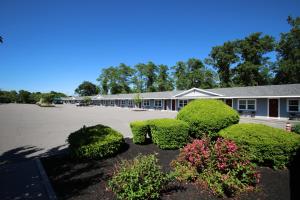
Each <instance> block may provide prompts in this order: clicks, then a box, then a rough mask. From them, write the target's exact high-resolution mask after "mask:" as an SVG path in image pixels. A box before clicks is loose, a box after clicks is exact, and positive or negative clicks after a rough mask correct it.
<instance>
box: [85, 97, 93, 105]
mask: <svg viewBox="0 0 300 200" xmlns="http://www.w3.org/2000/svg"><path fill="white" fill-rule="evenodd" d="M83 102H84V103H85V104H86V105H90V104H91V103H92V99H91V97H84V98H83Z"/></svg>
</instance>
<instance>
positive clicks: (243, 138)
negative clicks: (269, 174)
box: [219, 124, 300, 168]
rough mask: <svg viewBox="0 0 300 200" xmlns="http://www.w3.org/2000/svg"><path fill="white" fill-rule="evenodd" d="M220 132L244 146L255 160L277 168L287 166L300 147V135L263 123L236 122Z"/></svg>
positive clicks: (221, 134)
mask: <svg viewBox="0 0 300 200" xmlns="http://www.w3.org/2000/svg"><path fill="white" fill-rule="evenodd" d="M219 134H220V136H222V137H224V138H228V139H231V140H234V141H235V142H236V143H237V144H238V145H240V146H242V147H243V148H244V149H245V150H246V151H247V152H248V153H249V155H250V157H251V159H252V160H254V161H255V162H257V163H259V164H261V165H266V166H273V167H275V168H282V167H284V166H286V165H287V164H288V163H289V161H290V159H291V157H292V156H293V154H295V152H296V150H297V149H298V148H299V147H300V135H297V134H295V133H289V132H286V131H284V130H281V129H277V128H272V127H269V126H266V125H262V124H236V125H233V126H230V127H228V128H226V129H224V130H222V131H220V133H219Z"/></svg>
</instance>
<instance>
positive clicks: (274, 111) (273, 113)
mask: <svg viewBox="0 0 300 200" xmlns="http://www.w3.org/2000/svg"><path fill="white" fill-rule="evenodd" d="M269 117H278V99H269Z"/></svg>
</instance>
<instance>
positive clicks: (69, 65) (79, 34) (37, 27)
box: [0, 0, 300, 95]
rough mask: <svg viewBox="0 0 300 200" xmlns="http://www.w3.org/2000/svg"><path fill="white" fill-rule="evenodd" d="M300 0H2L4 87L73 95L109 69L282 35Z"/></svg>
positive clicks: (0, 71)
mask: <svg viewBox="0 0 300 200" xmlns="http://www.w3.org/2000/svg"><path fill="white" fill-rule="evenodd" d="M288 15H291V16H293V17H296V16H300V1H299V0H239V1H238V0H206V1H204V0H181V1H180V0H126V1H125V0H72V1H71V0H26V1H24V0H0V36H2V37H3V39H4V42H3V44H0V89H2V90H20V89H25V90H29V91H41V92H48V91H51V90H55V91H60V92H64V93H66V94H68V95H72V94H73V93H74V90H75V88H76V87H77V86H78V85H79V84H80V83H81V82H83V81H84V80H88V81H91V82H93V83H96V84H99V83H98V82H97V81H96V79H97V77H98V76H99V74H100V73H101V69H102V68H106V67H109V66H117V65H119V64H120V63H125V64H128V65H130V66H134V65H135V64H137V63H141V62H148V61H153V62H154V63H156V64H167V65H169V66H173V65H175V63H176V62H177V61H186V60H187V59H188V58H192V57H193V58H199V59H202V60H203V59H204V58H206V57H207V56H208V54H209V52H210V50H211V48H212V47H213V46H216V45H222V44H223V43H224V42H225V41H229V40H234V39H241V38H244V37H246V36H247V35H249V34H250V33H253V32H263V33H264V34H269V35H272V36H274V37H275V38H276V39H279V38H280V33H282V32H288V31H289V28H290V27H289V25H288V24H287V22H286V19H287V16H288Z"/></svg>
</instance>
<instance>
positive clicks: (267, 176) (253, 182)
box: [43, 100, 300, 200]
mask: <svg viewBox="0 0 300 200" xmlns="http://www.w3.org/2000/svg"><path fill="white" fill-rule="evenodd" d="M216 106H217V107H218V111H215V107H216ZM204 107H206V109H207V110H211V111H210V112H209V111H207V110H205V111H204V110H203V109H204ZM194 110H197V111H198V112H199V113H198V114H195V113H196V112H194ZM201 110H203V111H201ZM200 111H201V112H200ZM238 121H239V116H238V115H237V113H236V112H235V111H233V110H232V109H231V108H230V107H229V106H227V105H225V104H224V103H223V102H221V101H216V100H203V101H193V102H191V103H190V104H189V105H187V106H186V107H185V108H183V109H182V110H181V111H180V112H179V114H178V116H177V119H151V120H147V121H136V122H132V123H131V124H130V127H131V129H132V133H133V140H131V139H126V140H124V138H123V136H122V134H120V133H118V132H117V131H115V130H113V129H112V128H110V127H107V126H103V125H96V126H91V127H85V126H84V127H83V128H81V129H79V130H78V131H76V132H74V133H71V134H70V135H69V137H68V142H69V144H70V146H69V148H70V151H69V152H70V153H69V154H65V155H57V156H52V157H49V158H44V159H43V163H44V166H45V168H46V171H47V173H48V175H49V177H50V180H51V181H52V183H53V186H54V189H55V191H56V192H57V195H58V196H59V197H60V198H61V199H70V198H71V199H116V198H117V199H130V200H140V199H218V198H225V199H226V198H234V199H297V197H298V196H299V195H298V193H299V192H298V189H297V188H298V186H299V179H298V175H299V171H297V168H299V155H300V154H299V153H297V151H299V149H300V148H299V147H300V136H299V135H298V134H296V133H289V132H285V131H283V130H280V129H275V128H271V127H268V126H263V125H258V124H237V123H238Z"/></svg>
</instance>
